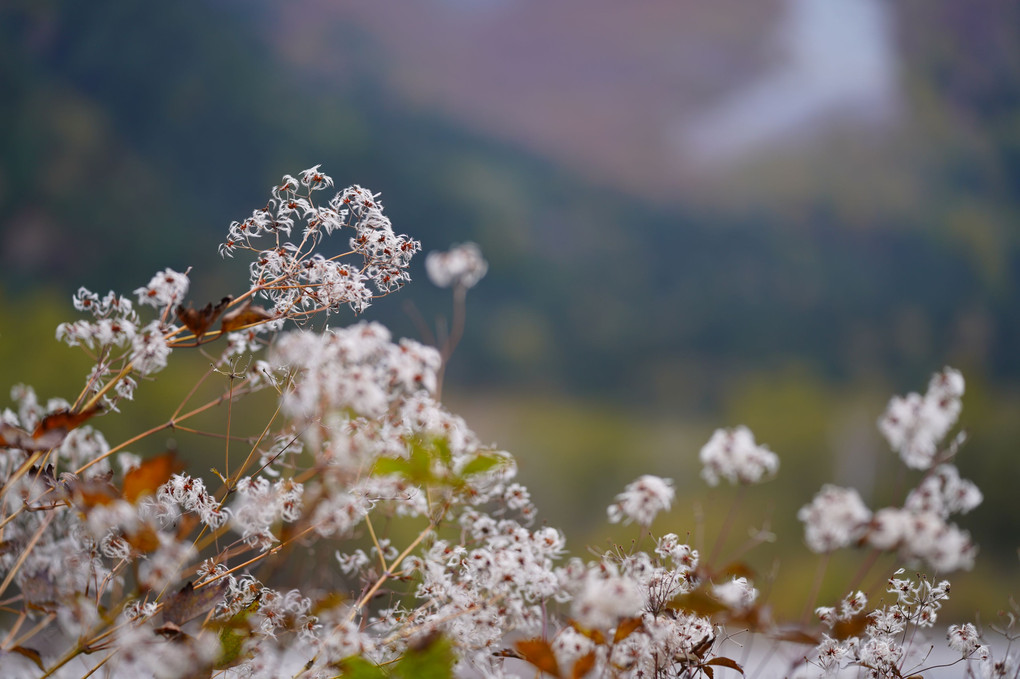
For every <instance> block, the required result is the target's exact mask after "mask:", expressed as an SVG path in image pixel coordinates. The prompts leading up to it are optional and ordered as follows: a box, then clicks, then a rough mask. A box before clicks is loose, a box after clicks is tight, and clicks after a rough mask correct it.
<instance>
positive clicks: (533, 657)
mask: <svg viewBox="0 0 1020 679" xmlns="http://www.w3.org/2000/svg"><path fill="white" fill-rule="evenodd" d="M514 648H516V649H517V652H518V653H520V654H521V656H522V657H523V658H524V660H525V661H527V662H529V663H531V664H532V665H534V666H535V667H537V668H538V669H540V670H541V671H543V672H545V673H546V674H549V675H552V676H554V677H560V676H562V675H561V674H560V666H559V664H558V663H557V662H556V655H555V654H554V653H553V650H552V646H550V645H549V642H548V641H546V640H545V639H521V640H520V641H518V642H516V643H514Z"/></svg>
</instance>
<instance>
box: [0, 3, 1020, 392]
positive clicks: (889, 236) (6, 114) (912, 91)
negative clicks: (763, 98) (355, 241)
mask: <svg viewBox="0 0 1020 679" xmlns="http://www.w3.org/2000/svg"><path fill="white" fill-rule="evenodd" d="M838 4H839V3H836V5H838ZM798 5H799V3H795V2H766V3H752V4H750V5H749V4H747V3H736V2H724V3H718V6H716V4H713V5H712V6H708V5H705V4H704V3H697V2H679V3H642V4H640V5H636V6H634V7H628V8H627V9H626V11H625V10H624V9H622V8H621V7H622V6H620V5H619V4H618V3H611V2H608V1H602V0H600V1H599V2H598V3H596V5H584V6H583V7H582V6H581V5H580V4H579V3H578V2H566V3H562V4H560V3H557V4H556V5H555V6H549V5H548V4H546V3H538V2H530V1H527V2H525V1H522V2H496V1H492V2H486V3H478V4H475V3H467V4H465V3H463V2H454V1H453V0H433V1H432V2H423V3H417V4H415V5H413V6H410V7H403V8H401V9H400V11H397V10H395V9H393V8H391V7H387V6H380V5H378V4H368V3H357V2H342V3H324V2H319V1H317V0H300V2H295V3H286V4H284V3H269V2H256V3H249V2H243V3H242V2H237V1H228V0H221V1H219V2H197V1H194V0H185V1H184V2H179V3H170V4H162V5H153V6H146V7H145V8H141V7H137V6H134V7H133V6H131V5H128V4H124V3H121V2H116V1H113V0H107V1H105V2H102V1H100V2H94V3H90V4H89V5H87V6H86V5H81V4H78V3H71V2H57V1H55V0H51V1H48V2H41V3H34V2H33V3H28V2H13V3H8V4H6V5H5V6H4V8H3V9H0V12H2V13H0V30H2V31H3V34H2V37H3V42H4V44H5V45H7V47H6V48H5V49H4V50H3V51H2V55H0V59H2V62H0V64H2V69H0V79H2V80H0V82H2V83H3V85H4V91H5V92H9V93H10V96H8V97H5V98H4V99H3V100H2V101H0V122H2V123H3V129H4V130H5V132H4V133H3V134H2V135H0V209H2V211H0V215H2V218H0V244H2V250H0V259H2V262H3V272H2V274H0V276H2V281H3V285H4V286H5V287H7V288H8V289H12V290H15V291H17V290H19V289H20V290H25V289H28V288H30V287H33V286H37V285H40V284H42V283H44V282H45V283H46V284H48V285H58V286H59V287H60V288H61V289H62V290H64V291H65V293H66V291H69V290H72V289H74V288H76V287H77V286H78V285H79V284H85V285H88V286H90V287H94V288H98V289H106V288H107V287H116V288H118V289H122V290H126V289H133V288H134V287H136V286H138V285H140V284H141V283H143V282H144V281H145V280H147V279H148V277H149V276H150V275H151V272H152V271H153V270H154V269H156V268H160V267H163V266H173V267H176V268H179V269H184V268H186V267H187V266H194V267H195V268H194V277H195V281H196V285H195V288H194V294H195V295H196V297H197V298H201V297H205V298H208V299H213V298H217V297H218V296H220V295H221V294H223V293H224V292H226V291H229V290H232V289H234V288H236V287H237V284H236V282H235V283H229V284H228V283H227V282H226V280H227V278H226V276H225V275H224V274H223V273H222V271H228V272H231V275H233V276H235V277H234V278H233V280H234V281H237V280H238V278H237V277H236V276H242V277H243V266H244V263H243V262H228V263H227V264H226V265H223V264H220V263H218V261H217V258H216V256H215V254H214V253H215V247H216V244H217V243H218V241H219V239H220V237H221V235H222V234H223V232H224V231H225V228H226V225H227V224H228V223H229V222H230V221H231V220H232V219H238V218H241V217H243V216H245V215H246V214H247V213H248V212H249V211H250V210H251V209H253V208H255V207H257V206H259V205H261V204H262V201H264V199H265V190H266V187H267V186H269V185H270V184H271V183H272V182H274V181H275V180H276V179H277V178H278V177H279V176H280V174H282V173H283V172H294V171H296V170H299V169H301V168H303V167H306V166H308V165H311V164H314V163H318V162H322V163H324V167H325V169H326V170H327V171H329V172H330V173H331V174H333V175H334V177H335V178H336V180H337V182H338V183H340V184H347V183H353V182H359V183H362V184H364V185H366V186H369V187H371V188H372V189H374V190H377V191H378V190H381V191H383V192H384V201H385V203H386V205H387V209H388V212H389V214H390V215H391V217H392V218H393V220H394V223H395V225H396V227H397V228H398V229H399V230H402V231H406V232H408V233H412V234H414V235H415V236H416V237H419V238H421V239H422V240H423V242H424V244H425V248H426V250H429V249H437V248H441V247H445V246H446V245H448V244H449V243H451V242H456V241H459V240H464V239H469V238H470V239H473V240H477V241H479V242H480V243H481V245H482V246H483V248H484V249H485V251H486V253H487V256H488V257H489V258H490V260H491V262H492V267H491V274H490V277H489V279H487V280H486V282H485V284H484V285H483V286H482V287H481V288H480V289H479V290H478V291H477V292H476V293H475V294H474V295H473V297H472V317H471V323H472V327H473V328H474V330H470V331H469V334H468V341H467V343H466V344H465V346H464V347H463V351H462V353H461V354H460V356H459V359H458V364H457V365H456V366H455V367H454V373H453V376H454V377H455V378H456V379H459V380H463V381H465V382H474V383H489V382H492V381H493V380H495V381H501V382H517V383H519V384H522V385H525V384H547V383H553V384H558V385H562V386H564V387H566V388H567V389H577V390H585V391H590V392H595V393H603V394H607V395H608V394H615V395H616V396H617V397H620V398H627V399H638V400H641V401H645V402H659V403H667V404H668V403H673V404H684V405H685V406H690V407H698V408H705V407H707V408H715V407H718V405H719V403H720V398H722V394H724V393H725V392H726V390H727V389H728V388H729V387H730V385H731V384H732V383H733V381H734V380H739V379H740V376H741V375H742V374H744V372H745V371H746V370H748V369H750V368H751V367H762V366H764V367H766V368H769V367H781V366H784V365H787V364H790V363H803V364H806V365H808V366H809V367H810V369H811V370H813V371H815V372H818V373H820V374H823V375H825V376H827V377H829V378H839V379H842V380H849V379H853V378H856V377H869V376H878V375H881V376H884V378H885V379H890V380H892V381H894V382H896V383H897V384H898V385H901V386H912V385H915V384H916V383H917V382H918V380H923V379H924V378H925V376H926V375H927V374H928V373H929V372H930V371H931V370H932V369H933V368H934V367H937V366H939V365H941V364H943V363H946V362H952V363H955V364H958V365H960V366H961V367H963V368H965V369H968V370H969V371H971V372H977V373H981V374H986V375H989V376H993V379H996V380H1014V379H1016V378H1017V377H1018V376H1020V359H1018V358H1017V355H1016V351H1015V347H1016V345H1017V342H1018V340H1020V302H1018V296H1017V295H1018V292H1017V291H1018V289H1020V287H1018V285H1017V283H1018V281H1017V277H1018V273H1020V256H1018V249H1017V236H1016V234H1017V230H1016V228H1015V227H1014V226H1013V224H1014V223H1015V221H1016V216H1017V212H1018V210H1017V207H1018V196H1017V195H1016V193H1017V186H1020V163H1018V162H1017V160H1016V158H1017V157H1018V154H1017V144H1018V143H1020V141H1018V140H1020V122H1018V119H1017V116H1016V114H1015V111H1016V107H1015V106H1014V105H1013V103H1014V102H1015V100H1016V98H1017V93H1018V90H1020V86H1018V81H1017V79H1016V78H1015V77H1014V75H1015V72H1016V63H1017V54H1018V49H1017V42H1018V41H1017V38H1016V36H1013V35H1011V34H1010V32H1009V31H1006V30H1005V29H1004V28H1003V27H1004V26H1008V25H1013V24H1010V23H1009V22H1010V21H1011V20H1013V19H1015V18H1016V17H1015V16H1014V15H1015V13H1016V10H1015V9H1013V8H1011V7H1008V6H1004V5H1002V4H1000V3H994V2H983V3H982V4H981V6H980V7H979V8H978V9H977V10H975V11H974V12H973V13H970V12H966V11H964V10H963V9H961V7H963V5H962V4H961V3H959V2H951V1H950V0H944V1H943V2H941V3H939V5H938V11H935V12H927V11H926V10H925V7H927V6H926V5H922V4H917V3H907V4H904V5H903V6H902V7H901V8H899V9H898V14H897V15H895V16H889V17H887V19H886V21H887V22H888V26H887V28H888V31H889V34H888V36H887V38H888V39H889V40H892V41H893V43H892V44H891V46H888V45H887V46H888V47H889V49H891V50H893V52H894V53H895V54H896V55H898V58H899V62H898V70H897V73H896V82H897V83H899V88H898V90H897V91H896V94H895V101H893V102H892V105H893V108H891V109H890V110H889V111H887V112H886V113H885V114H883V115H882V116H878V117H869V116H867V115H863V116H862V115H858V114H859V113H861V112H858V114H854V115H851V113H852V111H848V112H847V115H846V116H837V117H836V119H835V120H834V121H829V122H826V123H825V124H824V125H822V126H821V127H820V128H817V129H815V128H814V127H812V128H811V129H810V130H809V129H808V127H807V126H805V128H804V130H803V131H804V134H803V135H795V136H796V138H795V139H792V140H788V141H789V143H786V142H784V143H778V142H777V144H778V145H773V146H768V147H764V148H763V149H760V150H759V151H756V152H755V153H753V154H750V155H746V156H743V157H740V158H737V159H735V160H733V161H732V162H727V163H725V164H723V165H716V166H713V167H700V166H695V167H684V166H683V165H682V164H681V165H678V166H672V165H670V164H669V163H666V162H665V161H663V160H662V158H661V157H660V155H661V154H662V153H664V152H667V151H669V149H668V148H665V147H664V144H663V142H662V139H663V137H662V134H663V130H669V129H675V126H676V125H677V124H678V123H677V120H680V119H684V120H690V121H692V122H691V124H692V125H693V124H694V123H695V122H697V121H698V120H700V119H703V116H704V115H705V112H706V111H707V112H711V111H713V110H724V109H725V107H726V105H727V102H729V101H733V100H734V97H739V95H740V93H741V92H746V91H748V88H751V89H752V90H753V88H754V87H757V86H758V84H760V83H761V82H763V81H764V82H767V81H768V78H770V77H772V75H770V74H774V73H775V69H777V68H780V67H782V65H783V64H784V63H786V62H787V61H788V60H789V58H790V56H789V54H790V53H791V52H790V51H789V49H788V47H789V46H786V47H785V48H784V46H783V44H782V43H781V42H777V40H778V39H779V37H781V36H782V35H783V31H784V30H785V31H789V30H792V29H790V28H789V26H791V25H793V24H791V22H792V21H793V19H791V18H790V17H791V16H792V15H791V14H790V13H791V12H792V11H794V10H795V8H796V7H797V6H798ZM741 8H743V9H741ZM961 12H963V14H965V15H966V16H962V15H961ZM823 18H824V17H823ZM827 20H829V21H831V17H829V19H827ZM784 26H785V27H786V28H784ZM784 50H785V51H784ZM794 52H795V51H794ZM763 79H764V80H763ZM719 107H722V109H720V108H719ZM864 113H867V111H865V112H864ZM699 116H702V117H701V118H699ZM667 119H668V120H667ZM648 135H651V136H648ZM801 137H802V138H801ZM665 146H668V144H667V145H665ZM664 148H665V151H664ZM673 151H675V149H674V150H673ZM673 151H669V152H670V153H673ZM657 154H659V155H657ZM673 155H675V153H673ZM681 160H684V159H683V158H682V159H681ZM696 165H697V164H696ZM224 267H225V268H224ZM231 267H232V268H231ZM418 277H419V278H422V275H421V270H420V269H418ZM426 287H427V286H425V285H423V284H421V283H416V284H415V285H414V286H412V288H411V290H409V291H408V292H407V293H405V297H406V298H407V299H413V300H414V301H415V302H416V304H418V305H419V306H420V307H421V308H422V310H423V311H424V314H425V316H426V317H428V318H432V317H433V316H434V315H435V314H436V313H438V312H441V311H442V310H443V309H444V306H443V305H444V304H445V301H444V297H443V296H441V295H439V294H436V293H433V292H432V291H430V290H427V289H426ZM199 303H201V301H199ZM379 307H380V308H379V309H378V310H375V311H373V314H376V317H381V318H385V319H386V320H387V321H389V322H391V323H393V324H396V325H397V326H398V331H399V332H404V333H408V334H413V333H414V328H413V326H412V325H411V324H410V323H409V322H408V321H407V320H406V318H405V317H404V316H403V313H402V310H401V308H400V305H399V303H397V302H391V300H386V301H385V302H384V303H383V304H381V305H379Z"/></svg>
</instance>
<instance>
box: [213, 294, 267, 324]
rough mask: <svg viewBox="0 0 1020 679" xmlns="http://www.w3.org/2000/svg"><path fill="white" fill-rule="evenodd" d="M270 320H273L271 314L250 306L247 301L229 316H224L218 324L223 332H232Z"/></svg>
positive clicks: (258, 307)
mask: <svg viewBox="0 0 1020 679" xmlns="http://www.w3.org/2000/svg"><path fill="white" fill-rule="evenodd" d="M271 318H273V315H272V314H271V313H269V312H268V311H266V310H265V309H263V308H262V307H260V306H252V305H251V301H250V300H249V301H247V302H245V303H244V304H243V305H242V306H240V307H238V308H236V309H234V310H233V311H231V312H230V313H229V314H224V315H223V320H222V321H221V322H220V329H221V330H222V331H223V332H233V331H234V330H240V329H241V328H247V327H248V326H250V325H257V324H258V323H261V322H262V321H268V320H270V319H271Z"/></svg>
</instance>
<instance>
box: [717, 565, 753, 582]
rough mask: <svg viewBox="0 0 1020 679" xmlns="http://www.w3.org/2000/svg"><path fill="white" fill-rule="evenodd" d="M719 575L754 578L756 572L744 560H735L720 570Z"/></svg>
mask: <svg viewBox="0 0 1020 679" xmlns="http://www.w3.org/2000/svg"><path fill="white" fill-rule="evenodd" d="M719 575H726V576H729V577H733V578H747V579H748V580H754V577H755V572H754V570H753V569H752V568H751V567H750V566H748V565H747V564H746V563H744V562H743V561H734V562H733V563H728V564H726V566H725V567H723V569H722V570H721V571H720V572H719Z"/></svg>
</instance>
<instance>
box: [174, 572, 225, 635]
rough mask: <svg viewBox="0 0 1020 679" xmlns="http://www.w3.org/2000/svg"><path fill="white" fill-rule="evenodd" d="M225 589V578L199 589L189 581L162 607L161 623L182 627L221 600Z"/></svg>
mask: <svg viewBox="0 0 1020 679" xmlns="http://www.w3.org/2000/svg"><path fill="white" fill-rule="evenodd" d="M227 588H228V584H227V581H226V579H225V578H221V579H219V580H217V581H216V582H214V583H212V584H210V585H206V586H205V587H201V588H199V589H195V585H194V584H193V583H191V582H190V581H189V582H188V584H186V585H184V587H182V588H181V590H180V591H179V592H177V593H176V594H174V595H173V596H172V597H170V599H168V600H167V602H166V604H165V605H164V606H163V621H164V622H166V623H173V624H175V625H184V624H185V623H187V622H188V621H190V620H194V619H195V618H197V617H199V616H200V615H205V614H206V613H208V612H209V611H211V610H212V609H213V608H214V607H215V606H216V604H218V603H219V602H220V600H221V599H223V593H224V592H226V591H227Z"/></svg>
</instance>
